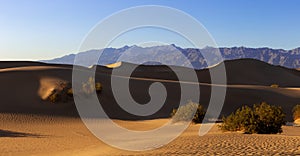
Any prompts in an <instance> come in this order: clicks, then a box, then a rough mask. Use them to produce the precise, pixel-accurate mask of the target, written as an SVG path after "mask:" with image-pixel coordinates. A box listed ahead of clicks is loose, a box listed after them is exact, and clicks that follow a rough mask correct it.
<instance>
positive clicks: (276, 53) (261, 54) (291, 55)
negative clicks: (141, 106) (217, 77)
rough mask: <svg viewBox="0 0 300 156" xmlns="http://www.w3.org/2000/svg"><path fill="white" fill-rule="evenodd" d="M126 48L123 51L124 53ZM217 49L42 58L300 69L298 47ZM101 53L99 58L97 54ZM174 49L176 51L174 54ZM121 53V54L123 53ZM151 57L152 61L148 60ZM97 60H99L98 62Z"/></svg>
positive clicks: (166, 47) (170, 48)
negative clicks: (248, 62) (243, 62)
mask: <svg viewBox="0 0 300 156" xmlns="http://www.w3.org/2000/svg"><path fill="white" fill-rule="evenodd" d="M125 51H126V53H125ZM217 51H218V49H216V48H213V47H205V48H203V49H196V48H181V47H178V46H176V45H174V44H171V45H163V46H153V47H139V46H135V45H134V46H124V47H122V48H105V49H100V50H89V51H85V52H80V53H78V54H70V55H66V56H63V57H60V58H55V59H52V60H44V61H42V62H46V63H58V64H73V62H74V59H75V57H76V55H79V57H77V58H76V59H77V60H76V64H79V65H83V66H91V65H93V64H92V62H98V64H99V65H106V64H111V63H115V62H118V61H124V62H130V63H135V64H142V63H144V62H146V63H144V64H148V65H157V64H160V63H156V62H163V63H165V64H167V65H175V66H184V67H191V66H190V64H189V62H191V64H192V66H193V67H194V68H196V69H203V68H206V67H208V66H211V65H214V64H217V63H219V62H222V61H223V60H222V58H223V59H224V60H234V59H241V58H252V59H257V60H260V61H263V62H266V63H269V64H272V65H280V66H284V67H288V68H300V48H295V49H292V50H283V49H271V48H267V47H265V48H246V47H232V48H219V51H220V53H221V56H219V55H218V53H217ZM101 52H103V53H102V56H101V58H100V59H99V60H98V58H97V56H98V55H99V53H101ZM176 52H177V53H176ZM178 52H180V53H182V54H184V55H185V56H186V57H187V59H188V60H189V61H187V60H183V59H182V57H180V56H179V53H178ZM123 54H124V55H123ZM140 54H142V55H140ZM203 54H205V56H206V58H207V57H208V58H209V59H210V60H211V62H210V63H207V62H206V59H204V57H203ZM149 58H151V59H152V60H149ZM97 60H98V61H97ZM155 61H156V62H155Z"/></svg>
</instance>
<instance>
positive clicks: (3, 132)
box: [0, 129, 41, 138]
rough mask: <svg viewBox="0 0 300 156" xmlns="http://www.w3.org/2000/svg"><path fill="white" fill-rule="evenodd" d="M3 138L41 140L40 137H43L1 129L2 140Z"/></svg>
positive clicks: (0, 136)
mask: <svg viewBox="0 0 300 156" xmlns="http://www.w3.org/2000/svg"><path fill="white" fill-rule="evenodd" d="M2 137H37V138H39V137H41V135H37V134H30V133H22V132H15V131H8V130H1V129H0V138H2Z"/></svg>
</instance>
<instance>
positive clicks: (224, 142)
mask: <svg viewBox="0 0 300 156" xmlns="http://www.w3.org/2000/svg"><path fill="white" fill-rule="evenodd" d="M0 118H1V123H0V155H245V154H248V155H274V154H275V155H276V154H277V155H296V154H300V127H287V126H285V127H283V131H284V132H283V133H282V134H276V135H257V134H255V135H246V134H241V133H231V132H225V133H224V132H222V131H220V130H218V128H217V126H214V127H213V129H212V130H211V131H210V132H209V133H208V134H207V135H205V136H202V137H200V136H198V130H199V127H200V125H191V126H190V127H189V128H188V129H187V130H186V131H185V132H184V133H183V134H182V135H181V136H180V137H179V138H177V139H176V140H174V141H173V142H171V143H170V144H168V145H166V146H163V147H162V148H159V149H156V150H151V151H144V152H130V151H124V150H119V149H116V148H113V147H110V146H108V145H106V144H105V143H103V142H101V141H99V140H98V139H97V138H96V137H94V136H93V135H92V134H91V133H90V132H89V130H88V129H87V128H86V127H85V126H84V125H83V123H82V122H81V120H80V119H75V118H59V117H41V116H30V115H9V114H1V115H0ZM167 121H168V120H167V119H159V120H149V121H136V122H135V121H115V122H116V123H118V124H119V125H121V126H122V125H123V126H125V127H127V128H130V129H135V130H147V129H153V128H156V127H158V126H160V125H162V124H164V123H165V122H167ZM128 143H130V142H128Z"/></svg>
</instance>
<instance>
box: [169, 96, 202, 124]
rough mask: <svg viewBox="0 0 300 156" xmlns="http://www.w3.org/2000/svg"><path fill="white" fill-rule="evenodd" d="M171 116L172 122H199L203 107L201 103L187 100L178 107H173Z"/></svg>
mask: <svg viewBox="0 0 300 156" xmlns="http://www.w3.org/2000/svg"><path fill="white" fill-rule="evenodd" d="M194 110H196V112H194ZM171 116H172V121H173V122H179V121H191V120H192V121H193V122H194V123H201V122H202V121H203V119H204V116H205V109H204V107H203V106H202V105H200V104H198V103H194V102H192V101H189V102H188V103H187V104H185V105H183V106H180V107H179V108H178V109H173V111H172V113H171Z"/></svg>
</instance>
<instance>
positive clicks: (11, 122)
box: [0, 60, 300, 155]
mask: <svg viewBox="0 0 300 156" xmlns="http://www.w3.org/2000/svg"><path fill="white" fill-rule="evenodd" d="M128 66H130V64H126V63H122V65H121V66H120V67H119V68H116V69H118V70H119V71H118V72H119V73H120V75H121V77H117V78H118V80H119V83H123V82H124V81H125V80H126V79H128V77H122V72H124V71H125V70H126V67H128ZM216 68H217V67H216ZM227 68H228V70H229V71H228V75H227V77H228V80H229V84H230V85H228V86H225V85H218V84H212V85H211V84H208V83H205V82H209V79H210V77H209V76H208V75H207V74H208V73H207V70H203V71H197V74H198V76H199V80H200V82H202V83H200V84H195V83H194V82H187V83H185V84H183V85H186V86H190V85H198V86H199V87H200V89H201V94H200V95H199V96H200V101H199V102H200V103H201V104H202V105H204V106H205V107H206V106H207V104H208V102H209V99H210V92H211V86H217V87H227V93H226V98H225V104H224V106H223V110H222V115H226V114H229V113H231V112H232V111H234V110H235V109H237V108H238V107H240V106H242V105H245V104H247V105H251V104H254V103H258V102H261V101H266V102H269V103H271V104H274V105H279V106H282V107H283V109H284V111H285V112H287V119H288V120H292V113H289V112H291V109H292V107H293V106H294V105H296V104H299V101H300V91H299V88H300V81H299V78H300V74H299V73H300V72H298V71H296V70H291V69H286V68H281V67H275V66H270V65H267V64H265V63H261V62H257V61H253V60H252V61H251V60H243V61H232V62H228V63H227ZM177 69H178V71H183V72H184V70H186V69H184V68H177ZM79 70H80V72H82V73H84V74H90V69H85V68H80V69H79ZM215 70H218V69H215ZM118 72H117V73H118ZM110 74H111V69H109V68H106V67H98V68H97V73H96V81H100V82H101V83H102V84H103V91H102V92H101V95H100V97H99V100H100V102H101V105H102V106H103V108H104V109H105V111H106V112H107V113H108V115H109V116H110V117H112V118H114V119H123V120H115V122H116V123H118V124H120V125H122V126H124V127H127V128H129V129H135V130H147V129H153V128H156V127H158V126H160V125H162V124H164V123H165V122H166V121H167V120H168V119H162V118H166V117H169V114H170V112H171V111H172V109H173V108H175V107H176V106H178V101H179V97H180V94H181V92H180V90H179V89H180V88H179V84H178V82H177V81H176V75H175V76H174V73H172V72H170V71H169V69H167V68H166V67H163V66H155V67H147V66H141V67H139V68H138V69H137V70H136V72H134V73H133V75H132V76H134V77H137V78H131V79H130V84H131V86H130V91H131V94H132V96H133V98H134V99H135V100H136V101H137V102H139V103H147V102H148V101H149V100H150V97H149V94H148V89H149V86H150V85H151V84H152V83H153V82H161V83H163V84H164V85H165V87H166V89H167V92H168V95H167V100H166V103H165V105H164V106H163V107H162V109H161V110H159V111H158V112H157V113H155V114H153V115H151V116H147V117H139V116H134V115H131V114H129V113H127V112H125V111H124V110H122V109H121V108H120V107H119V106H118V104H117V103H116V102H115V101H114V99H113V94H112V90H111V86H110V78H111V75H110ZM160 79H167V80H160ZM174 80H175V81H174ZM61 81H68V82H71V81H72V66H67V65H47V64H43V63H32V62H0V86H1V87H0V97H1V101H0V121H1V122H0V155H32V154H33V155H167V154H168V155H199V154H209V155H212V154H232V155H234V154H251V153H252V154H266V155H271V154H275V153H277V154H278V153H279V154H280V153H281V154H286V155H291V154H300V149H299V148H300V147H299V146H300V138H299V136H300V129H299V127H284V133H283V134H281V135H242V134H239V133H222V132H220V131H219V130H218V129H217V128H216V127H214V129H213V130H212V131H211V132H210V133H209V134H208V135H206V136H204V137H199V136H198V129H199V125H192V126H190V127H189V129H188V130H187V131H186V132H185V133H184V134H183V135H182V136H180V137H179V138H178V139H176V140H175V141H174V142H172V143H170V144H168V145H167V146H164V147H163V148H160V149H158V150H153V151H147V152H144V153H135V152H129V151H123V150H118V149H115V148H112V147H110V146H107V145H105V144H104V143H103V142H101V141H99V140H98V139H97V138H95V137H94V136H93V135H92V134H91V133H90V132H89V131H88V129H87V128H86V127H85V126H84V125H83V124H82V122H81V120H80V119H79V118H78V114H77V110H76V107H75V104H74V102H73V101H70V102H67V103H55V104H53V103H51V102H48V101H44V100H42V99H43V98H45V97H46V96H47V94H49V92H50V91H51V90H52V89H53V88H54V87H55V86H56V85H57V83H59V82H61ZM273 83H276V84H279V86H280V88H272V87H270V84H273ZM191 92H193V90H191V91H189V92H188V93H187V94H190V93H191ZM186 100H190V99H188V98H187V99H186ZM137 119H139V120H146V119H154V120H146V121H126V120H137ZM126 143H127V142H126ZM128 144H132V145H134V143H132V142H130V141H128Z"/></svg>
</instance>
